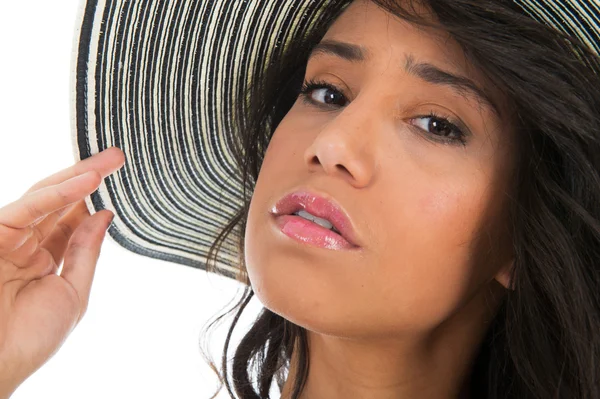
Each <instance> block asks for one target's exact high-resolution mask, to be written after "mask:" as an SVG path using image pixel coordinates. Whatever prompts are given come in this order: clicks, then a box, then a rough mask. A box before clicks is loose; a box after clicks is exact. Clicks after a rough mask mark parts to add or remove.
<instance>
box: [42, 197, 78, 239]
mask: <svg viewBox="0 0 600 399" xmlns="http://www.w3.org/2000/svg"><path fill="white" fill-rule="evenodd" d="M79 202H84V203H85V201H84V200H80V201H79ZM75 204H77V203H75ZM75 204H70V205H68V206H66V207H64V208H62V209H59V210H57V211H55V212H52V213H50V214H49V215H47V216H46V217H45V218H42V219H40V220H39V221H38V222H35V223H33V224H31V225H30V226H31V229H32V230H33V233H34V234H35V235H36V236H37V239H38V242H43V241H44V240H45V239H46V238H47V237H48V235H49V234H50V233H51V232H52V231H53V230H54V228H55V227H56V224H57V223H58V221H59V220H60V218H61V217H62V216H63V215H64V214H65V213H67V212H69V211H70V210H71V209H73V207H74V206H75Z"/></svg>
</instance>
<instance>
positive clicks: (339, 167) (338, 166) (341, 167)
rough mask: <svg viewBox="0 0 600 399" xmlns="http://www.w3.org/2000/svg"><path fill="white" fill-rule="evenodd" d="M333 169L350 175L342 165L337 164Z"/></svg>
mask: <svg viewBox="0 0 600 399" xmlns="http://www.w3.org/2000/svg"><path fill="white" fill-rule="evenodd" d="M335 167H336V168H338V169H341V171H342V172H345V173H347V174H349V175H350V171H349V170H348V169H346V167H345V166H344V165H340V164H337V165H335Z"/></svg>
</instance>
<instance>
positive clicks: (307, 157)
mask: <svg viewBox="0 0 600 399" xmlns="http://www.w3.org/2000/svg"><path fill="white" fill-rule="evenodd" d="M357 105H358V106H357ZM376 118H377V115H374V114H373V112H370V111H368V110H365V108H363V109H362V110H360V105H359V104H358V103H357V101H355V102H353V103H352V104H351V105H349V106H347V107H346V108H345V109H344V110H343V111H342V112H340V113H339V114H337V116H336V117H335V119H332V120H330V122H329V123H327V124H326V125H325V126H324V127H323V129H322V130H321V131H320V132H319V134H318V135H317V136H316V138H315V139H314V140H313V142H312V143H311V145H310V146H309V147H308V148H307V149H306V151H305V152H304V161H305V162H306V164H307V166H308V168H309V171H311V172H318V171H325V173H327V174H330V175H332V176H336V177H339V178H342V179H344V180H346V181H347V182H348V183H350V184H351V185H353V186H354V187H356V188H361V187H366V186H368V185H369V184H370V183H371V182H372V181H373V179H374V177H375V174H376V170H377V160H376V154H375V151H376V148H377V140H378V138H377V137H378V134H377V126H378V123H377V121H376Z"/></svg>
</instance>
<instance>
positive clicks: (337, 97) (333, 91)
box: [300, 81, 348, 107]
mask: <svg viewBox="0 0 600 399" xmlns="http://www.w3.org/2000/svg"><path fill="white" fill-rule="evenodd" d="M300 96H302V99H303V101H304V102H305V103H306V104H308V105H316V106H319V107H323V106H325V107H328V106H334V107H343V106H344V105H346V103H347V102H348V101H347V100H346V97H345V96H344V94H342V92H341V90H339V89H338V88H337V87H335V86H333V85H331V84H329V83H327V82H322V81H308V82H306V83H304V85H303V86H302V89H301V90H300Z"/></svg>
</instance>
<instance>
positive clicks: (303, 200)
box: [270, 189, 359, 247]
mask: <svg viewBox="0 0 600 399" xmlns="http://www.w3.org/2000/svg"><path fill="white" fill-rule="evenodd" d="M302 209H304V210H305V211H306V212H308V213H310V214H311V215H314V216H316V217H319V218H322V219H325V220H327V221H329V222H330V223H331V224H332V225H333V227H335V229H336V230H337V231H339V232H340V234H341V236H342V237H344V239H346V241H348V242H349V243H350V244H352V245H354V246H356V247H359V244H358V243H359V240H358V238H357V235H356V232H355V231H354V228H353V227H352V222H351V220H350V217H349V216H348V214H347V213H346V211H345V210H344V209H343V208H342V207H341V206H340V205H339V204H338V203H337V202H336V201H335V200H334V199H333V198H331V197H330V196H327V195H324V194H317V193H316V192H315V191H312V190H308V189H300V190H295V191H293V192H291V193H289V194H286V195H284V196H283V197H282V198H281V199H280V200H279V201H277V203H276V204H275V205H274V206H273V207H272V208H271V211H270V213H271V214H273V215H274V216H282V215H291V214H292V213H295V212H297V211H300V210H302Z"/></svg>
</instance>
